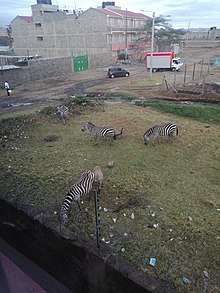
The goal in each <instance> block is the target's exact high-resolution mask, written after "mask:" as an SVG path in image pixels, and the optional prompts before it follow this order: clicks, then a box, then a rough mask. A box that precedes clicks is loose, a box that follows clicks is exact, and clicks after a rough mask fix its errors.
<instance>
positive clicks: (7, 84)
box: [5, 81, 11, 97]
mask: <svg viewBox="0 0 220 293" xmlns="http://www.w3.org/2000/svg"><path fill="white" fill-rule="evenodd" d="M5 89H6V92H7V95H8V97H9V96H10V94H11V90H10V86H9V83H8V82H7V81H5Z"/></svg>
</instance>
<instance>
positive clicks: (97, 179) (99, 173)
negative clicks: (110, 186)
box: [93, 166, 103, 192]
mask: <svg viewBox="0 0 220 293" xmlns="http://www.w3.org/2000/svg"><path fill="white" fill-rule="evenodd" d="M93 173H94V175H95V180H94V187H95V188H96V189H97V191H98V192H100V191H101V186H102V181H103V173H102V170H101V168H100V167H99V166H95V168H93Z"/></svg>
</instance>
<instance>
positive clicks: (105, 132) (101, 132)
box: [82, 122, 116, 145]
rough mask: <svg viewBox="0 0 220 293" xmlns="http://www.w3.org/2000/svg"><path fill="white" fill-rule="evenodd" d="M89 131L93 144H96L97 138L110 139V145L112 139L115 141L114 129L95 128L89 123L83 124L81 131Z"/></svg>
mask: <svg viewBox="0 0 220 293" xmlns="http://www.w3.org/2000/svg"><path fill="white" fill-rule="evenodd" d="M85 130H89V131H90V132H92V134H93V137H94V143H95V145H96V144H97V137H109V138H110V145H111V143H112V141H113V139H116V133H115V130H114V128H112V127H105V126H103V127H97V126H95V125H94V124H93V123H91V122H84V125H83V128H82V131H85Z"/></svg>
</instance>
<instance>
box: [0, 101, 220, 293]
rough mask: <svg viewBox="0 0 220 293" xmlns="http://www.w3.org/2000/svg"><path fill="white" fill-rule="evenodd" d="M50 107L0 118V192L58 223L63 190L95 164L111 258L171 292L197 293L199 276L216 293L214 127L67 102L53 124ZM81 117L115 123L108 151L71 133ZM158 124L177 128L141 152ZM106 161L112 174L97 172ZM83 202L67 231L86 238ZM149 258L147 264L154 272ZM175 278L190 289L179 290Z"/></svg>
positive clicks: (90, 227) (88, 220)
mask: <svg viewBox="0 0 220 293" xmlns="http://www.w3.org/2000/svg"><path fill="white" fill-rule="evenodd" d="M184 106H188V105H184ZM55 110H56V107H54V110H51V111H49V112H48V111H45V112H44V111H41V112H40V113H39V114H36V115H29V116H24V115H21V116H19V117H13V118H11V117H10V118H4V119H2V120H1V121H0V129H1V134H0V135H1V136H0V139H1V148H0V156H1V163H0V170H1V172H0V189H5V190H7V191H9V192H10V193H12V194H14V195H16V196H19V197H22V198H23V200H24V201H25V202H27V203H31V204H33V205H34V206H36V207H38V208H40V209H41V210H42V212H46V213H48V214H49V215H50V216H51V218H52V219H53V220H54V221H56V222H57V224H58V220H57V214H56V213H57V211H58V209H59V206H60V203H61V201H62V200H63V198H64V195H65V193H66V191H67V190H68V189H69V187H70V186H71V185H72V184H73V183H74V182H75V181H76V180H77V179H78V178H79V175H80V174H81V173H82V172H83V171H84V170H86V169H88V168H93V167H94V166H95V165H100V166H101V168H102V171H103V174H104V181H103V189H102V192H101V198H100V205H101V210H100V216H101V232H102V237H104V238H105V240H106V241H107V242H108V241H110V242H109V245H110V246H111V248H112V250H113V253H115V254H116V255H119V256H120V257H122V258H125V259H127V260H129V261H131V262H133V263H134V264H136V265H137V266H138V267H139V268H141V269H142V270H144V271H146V272H147V273H148V274H150V275H152V276H155V277H158V278H161V279H165V280H166V281H168V282H169V283H170V284H171V285H172V286H173V287H174V288H175V289H176V292H202V291H203V289H204V273H203V271H205V270H206V271H207V272H208V274H209V276H210V280H208V290H210V292H220V278H219V276H220V272H219V271H220V269H219V268H220V258H219V241H220V239H219V238H220V212H219V211H218V209H219V208H220V196H219V190H220V147H219V146H220V126H219V124H217V123H212V122H206V123H204V122H201V121H198V120H193V119H188V118H185V117H182V116H177V115H176V114H177V112H174V113H175V115H173V114H171V113H163V112H159V111H156V110H154V109H153V108H152V107H145V108H143V107H138V106H131V105H125V104H123V105H122V104H115V105H113V104H106V105H105V106H103V105H99V104H98V103H96V104H95V106H94V105H93V106H92V105H88V104H86V105H84V106H83V105H72V108H71V112H72V115H70V118H69V120H68V121H67V124H66V125H63V123H62V121H61V120H60V118H59V116H58V115H55V114H54V112H55ZM85 120H89V121H91V122H93V123H95V124H96V125H112V126H114V127H115V128H116V130H117V132H119V131H120V129H121V127H124V128H125V130H126V133H125V137H124V138H122V139H120V140H118V141H115V143H114V145H113V146H110V144H109V141H108V140H107V139H102V140H101V139H100V140H99V143H98V145H97V146H95V147H94V145H93V141H92V140H91V139H92V137H91V134H90V133H86V132H82V131H81V128H82V125H83V122H84V121H85ZM213 121H214V119H213ZM164 122H175V123H177V124H178V125H179V128H180V133H179V136H178V137H176V138H175V139H174V141H173V142H172V143H169V142H168V141H167V140H166V138H163V139H162V140H161V142H160V143H159V144H156V145H153V144H152V143H150V144H149V145H148V146H145V145H144V141H143V133H144V132H145V131H146V130H147V129H148V128H149V127H151V126H153V125H155V124H161V123H164ZM110 161H114V167H113V169H108V167H107V164H108V163H109V162H110ZM129 200H130V201H129ZM83 201H84V204H83V205H82V207H83V210H84V209H88V214H86V213H84V212H82V213H80V212H79V211H78V207H77V205H75V204H74V205H73V206H72V208H71V212H70V217H69V222H68V224H67V226H68V228H69V229H71V230H75V231H78V232H80V233H83V234H85V235H86V236H87V237H88V238H94V239H95V219H94V202H93V200H90V201H89V200H88V199H87V198H85V199H83ZM129 202H130V205H129V204H128V203H129ZM122 205H124V208H122V209H120V208H118V207H122ZM104 208H107V209H108V212H104ZM117 209H118V210H119V211H118V212H117ZM132 212H134V215H135V218H134V220H132V219H131V213H132ZM154 213H155V216H152V214H153V215H154ZM113 219H116V221H115V222H114V220H113ZM154 224H158V228H154V226H153V225H154ZM125 233H127V234H125ZM123 248H124V249H123ZM123 251H124V252H123ZM150 257H155V258H156V259H157V265H156V266H155V267H151V266H150V265H149V259H150ZM184 276H186V277H188V278H189V279H190V280H191V282H192V283H191V284H190V285H188V286H186V285H184V284H183V282H182V278H183V277H184Z"/></svg>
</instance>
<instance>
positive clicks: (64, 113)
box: [57, 105, 69, 125]
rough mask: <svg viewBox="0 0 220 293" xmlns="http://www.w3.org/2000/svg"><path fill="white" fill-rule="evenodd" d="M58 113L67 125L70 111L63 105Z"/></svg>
mask: <svg viewBox="0 0 220 293" xmlns="http://www.w3.org/2000/svg"><path fill="white" fill-rule="evenodd" d="M57 111H58V113H60V116H61V118H62V120H63V124H64V125H65V124H66V120H67V119H68V114H69V109H68V107H66V106H64V105H61V106H58V107H57Z"/></svg>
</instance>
